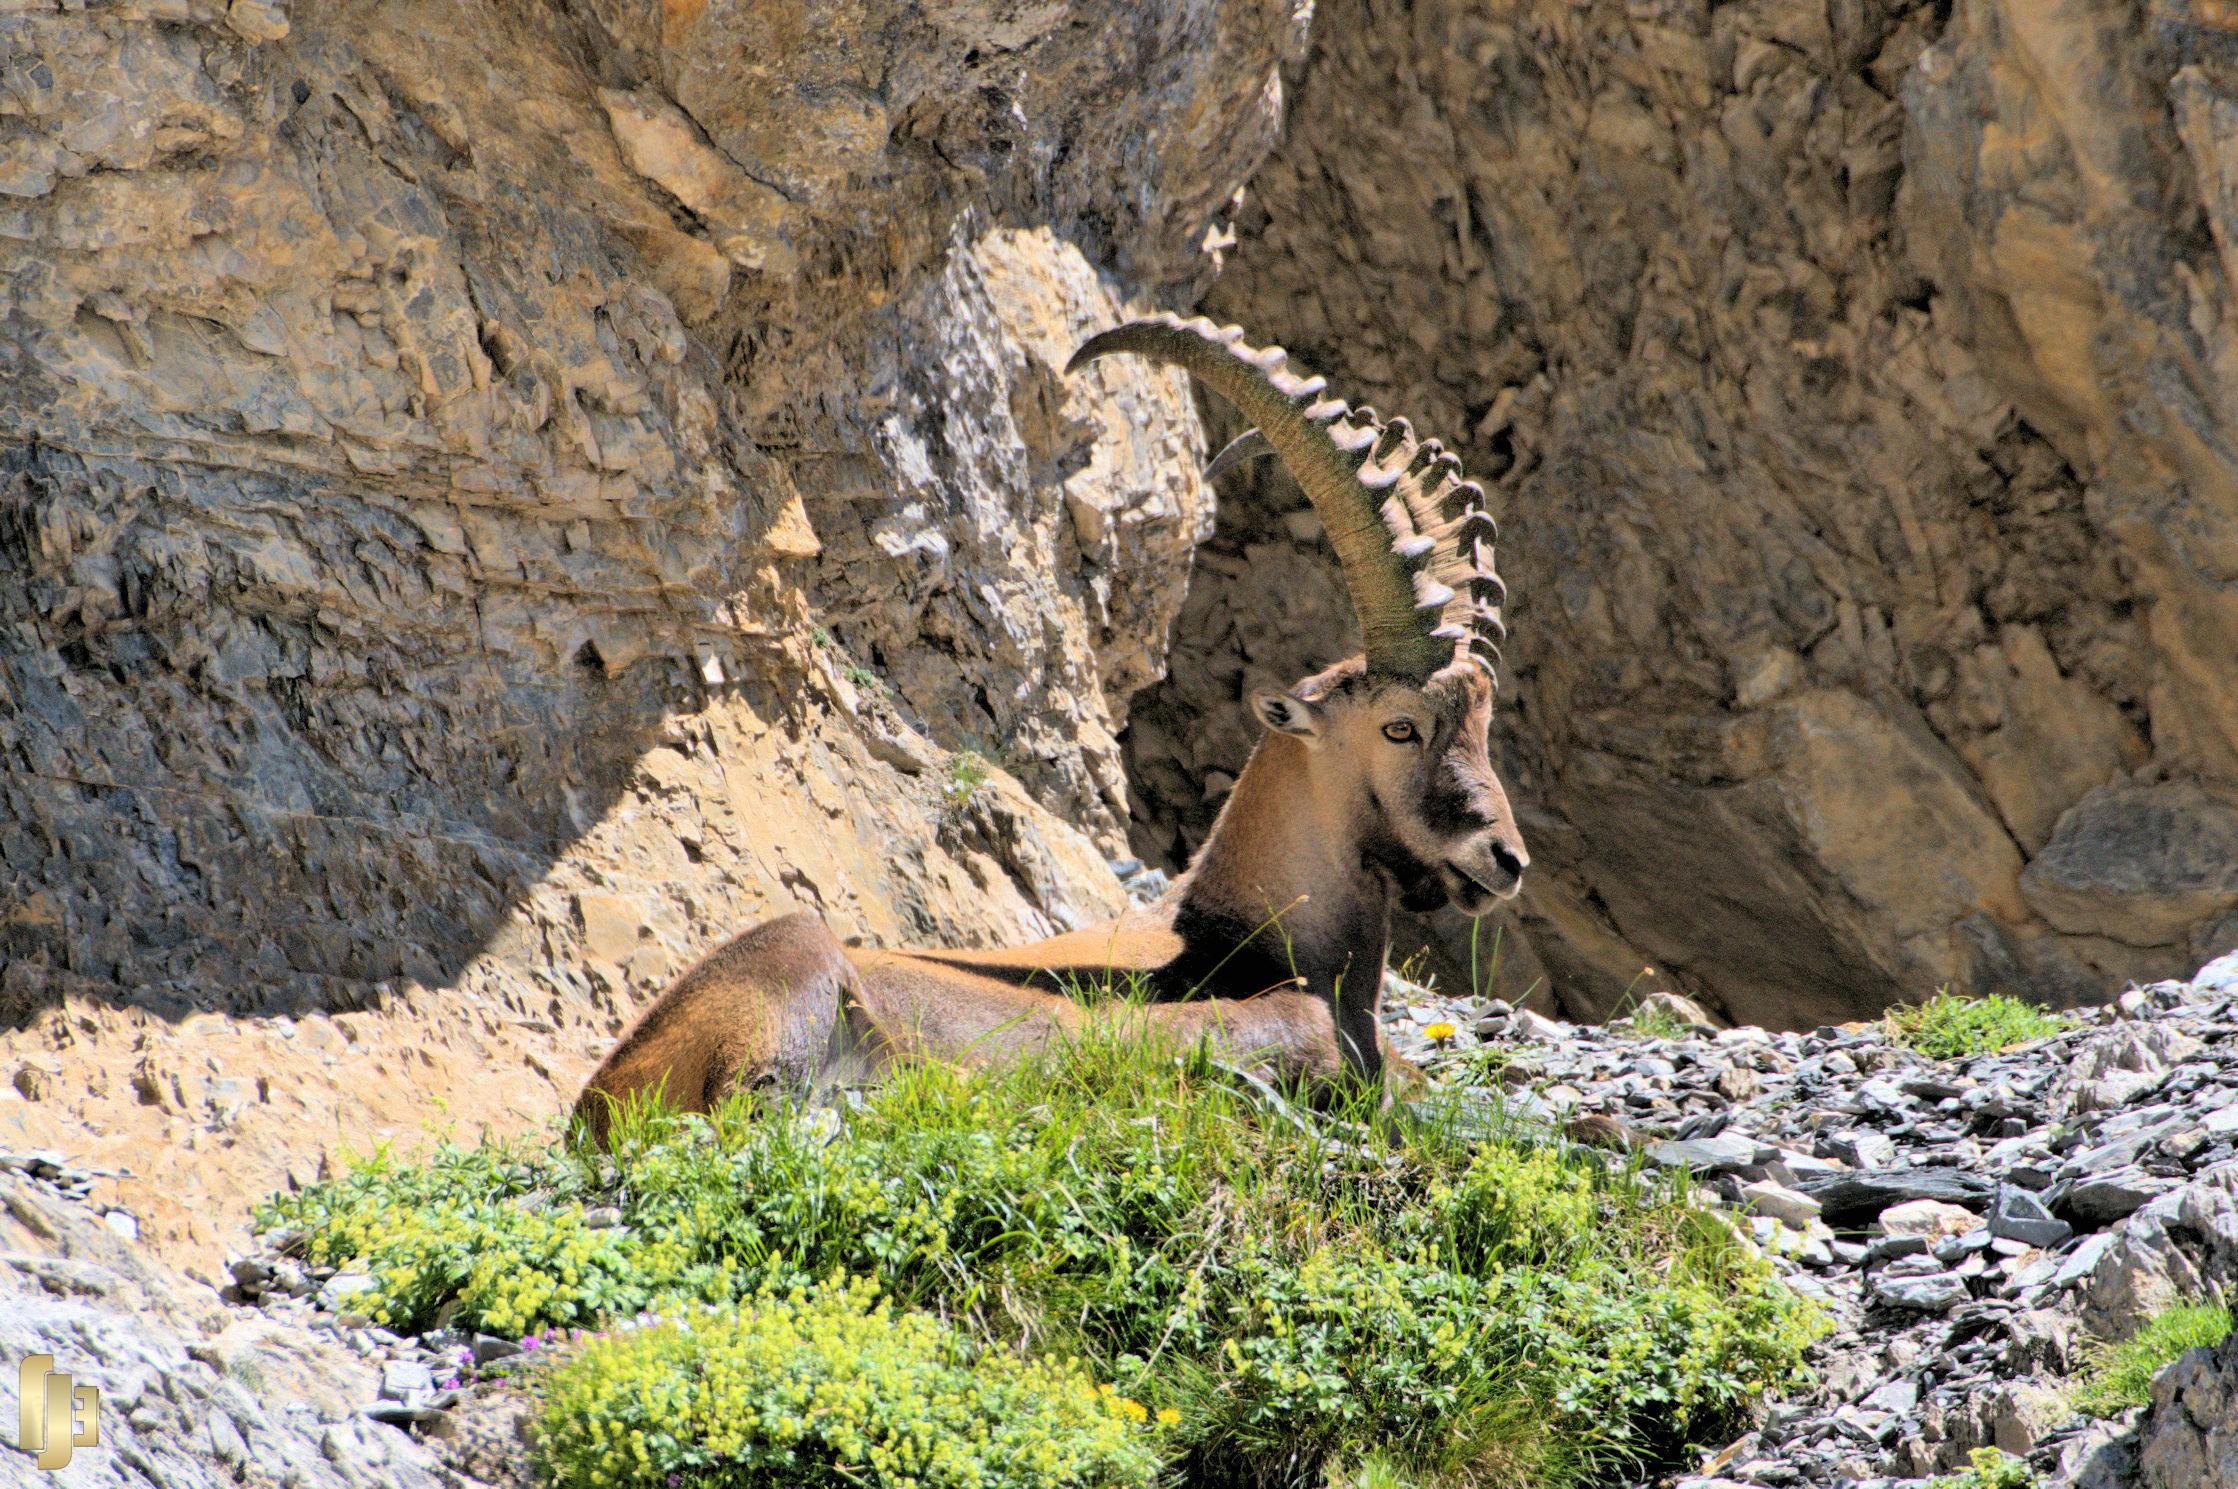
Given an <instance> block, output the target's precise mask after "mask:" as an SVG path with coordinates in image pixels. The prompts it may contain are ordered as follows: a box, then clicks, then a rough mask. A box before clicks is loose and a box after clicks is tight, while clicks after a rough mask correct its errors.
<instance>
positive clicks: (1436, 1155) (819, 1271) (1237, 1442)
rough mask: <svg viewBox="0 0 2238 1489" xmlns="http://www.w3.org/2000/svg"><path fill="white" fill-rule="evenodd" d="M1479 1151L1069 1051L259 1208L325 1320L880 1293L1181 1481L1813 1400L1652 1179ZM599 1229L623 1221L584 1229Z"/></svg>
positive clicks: (741, 1110)
mask: <svg viewBox="0 0 2238 1489" xmlns="http://www.w3.org/2000/svg"><path fill="white" fill-rule="evenodd" d="M1113 1022H1114V1023H1115V1024H1117V1025H1124V1024H1125V1023H1126V1022H1127V1021H1124V1020H1118V1021H1113ZM1487 1131H1488V1129H1487V1128H1486V1127H1485V1126H1484V1124H1483V1123H1482V1122H1481V1121H1474V1122H1472V1121H1465V1120H1461V1115H1460V1114H1453V1115H1452V1117H1451V1119H1450V1120H1448V1119H1445V1118H1442V1117H1441V1116H1439V1115H1438V1114H1437V1113H1434V1112H1433V1113H1431V1114H1430V1115H1429V1116H1428V1118H1427V1119H1425V1120H1420V1121H1414V1122H1411V1123H1406V1124H1401V1123H1398V1122H1394V1121H1390V1120H1377V1113H1376V1111H1375V1108H1374V1106H1373V1104H1372V1102H1370V1101H1368V1100H1367V1099H1366V1098H1363V1099H1362V1103H1361V1104H1359V1105H1358V1106H1357V1107H1352V1106H1346V1105H1345V1104H1343V1103H1339V1104H1338V1109H1337V1110H1333V1111H1330V1112H1324V1113H1318V1114H1316V1113H1310V1112H1306V1111H1303V1110H1301V1109H1300V1108H1298V1107H1296V1106H1293V1105H1291V1104H1289V1103H1286V1102H1280V1101H1279V1099H1276V1098H1272V1097H1271V1096H1270V1095H1269V1093H1267V1092H1266V1091H1264V1090H1263V1089H1260V1088H1258V1087H1254V1086H1253V1085H1251V1084H1250V1083H1248V1082H1245V1081H1240V1080H1238V1079H1236V1078H1235V1077H1234V1076H1233V1075H1232V1074H1231V1073H1229V1072H1228V1071H1226V1070H1225V1069H1223V1068H1222V1067H1221V1066H1220V1065H1219V1064H1218V1063H1217V1062H1216V1061H1214V1060H1212V1059H1211V1058H1210V1057H1209V1056H1208V1055H1207V1054H1206V1052H1205V1051H1204V1050H1202V1049H1201V1048H1190V1047H1176V1046H1174V1045H1172V1044H1161V1043H1158V1042H1156V1041H1153V1040H1146V1039H1144V1038H1142V1037H1141V1036H1140V1035H1139V1033H1138V1034H1136V1035H1133V1036H1129V1035H1127V1034H1124V1033H1122V1032H1120V1030H1119V1029H1117V1028H1113V1029H1108V1030H1106V1029H1102V1028H1099V1027H1097V1026H1091V1032H1089V1033H1086V1034H1084V1035H1083V1036H1081V1037H1080V1038H1079V1039H1077V1040H1076V1041H1074V1042H1072V1043H1070V1044H1068V1045H1066V1046H1064V1047H1062V1048H1060V1049H1058V1050H1056V1051H1055V1052H1053V1053H1052V1054H1051V1055H1049V1056H1048V1057H1046V1058H1044V1059H1042V1060H1039V1061H1036V1062H1032V1063H1028V1064H1023V1065H1018V1066H1013V1067H1010V1068H1006V1069H1001V1070H995V1071H987V1072H979V1073H968V1072H963V1071H958V1070H955V1069H951V1068H947V1067H938V1066H922V1067H914V1068H909V1069H905V1070H903V1071H901V1072H899V1073H898V1074H897V1075H896V1076H895V1077H894V1078H893V1079H892V1080H890V1081H889V1082H888V1083H886V1084H885V1085H883V1086H881V1087H879V1088H877V1089H875V1090H873V1091H870V1092H868V1093H865V1094H864V1095H863V1097H862V1098H861V1101H860V1105H859V1106H857V1107H855V1108H854V1109H852V1110H848V1111H846V1112H844V1113H841V1112H835V1111H811V1112H803V1111H801V1110H798V1109H796V1108H793V1107H790V1106H787V1105H784V1104H781V1103H778V1102H775V1101H770V1100H766V1099H761V1098H756V1097H751V1096H742V1097H740V1098H737V1099H735V1100H732V1101H730V1102H728V1103H726V1104H725V1105H724V1106H723V1107H722V1108H720V1109H719V1110H718V1111H716V1112H715V1113H713V1114H712V1115H711V1116H710V1117H704V1118H703V1117H696V1116H691V1117H678V1116H674V1115H672V1114H668V1113H665V1112H663V1111H660V1110H658V1109H655V1108H652V1107H650V1106H647V1105H643V1104H638V1105H633V1106H630V1107H627V1108H625V1109H623V1110H621V1111H619V1112H617V1114H616V1120H615V1123H614V1127H613V1131H612V1138H611V1142H612V1152H611V1155H610V1156H609V1155H608V1154H600V1153H595V1152H591V1151H589V1150H582V1149H577V1150H569V1149H566V1148H563V1147H560V1146H558V1145H556V1144H547V1145H534V1144H519V1145H506V1144H500V1143H492V1144H485V1145H484V1146H481V1147H477V1148H461V1147H458V1146H455V1145H446V1146H444V1147H440V1148H438V1149H436V1150H435V1151H434V1152H432V1153H430V1154H428V1155H426V1156H424V1157H422V1158H419V1159H416V1160H413V1161H410V1162H406V1161H404V1160H402V1159H399V1158H397V1157H396V1156H395V1155H394V1154H393V1153H389V1152H385V1151H384V1152H377V1153H375V1154H372V1155H369V1156H367V1157H366V1158H364V1159H362V1160H360V1161H359V1162H358V1163H357V1164H356V1165H355V1166H354V1167H352V1168H351V1169H350V1170H349V1172H347V1173H346V1174H344V1175H342V1176H341V1177H339V1178H337V1179H334V1180H330V1181H327V1182H324V1183H321V1184H317V1185H313V1186H311V1187H310V1188H308V1189H306V1190H304V1191H303V1192H302V1193H301V1194H298V1195H277V1196H275V1197H274V1198H273V1199H272V1200H271V1201H269V1202H268V1203H267V1204H266V1205H265V1206H264V1207H263V1209H262V1210H261V1211H260V1214H259V1219H260V1221H261V1223H263V1224H264V1225H265V1226H267V1227H272V1226H280V1225H286V1226H291V1227H296V1228H299V1229H300V1230H301V1232H302V1234H303V1237H304V1244H305V1245H306V1246H307V1248H308V1252H309V1255H310V1256H311V1258H312V1259H313V1260H314V1261H317V1262H323V1263H325V1264H327V1265H331V1266H336V1267H344V1268H347V1269H349V1270H352V1271H358V1272H364V1273H367V1274H370V1275H371V1276H372V1278H373V1279H374V1287H373V1288H372V1290H371V1291H370V1292H367V1293H364V1294H361V1295H359V1297H358V1298H357V1299H356V1300H355V1301H354V1302H353V1304H352V1306H353V1307H355V1308H359V1309H362V1310H363V1311H365V1312H367V1313H369V1314H370V1315H372V1316H373V1317H375V1318H376V1319H378V1320H379V1321H381V1322H383V1323H386V1324H388V1325H389V1326H390V1327H392V1328H397V1329H401V1330H417V1329H422V1328H425V1327H427V1326H429V1325H431V1324H433V1323H435V1322H436V1321H438V1320H441V1321H443V1322H445V1323H448V1324H450V1325H452V1326H454V1327H459V1328H469V1329H478V1330H482V1331H485V1332H491V1333H500V1334H514V1335H519V1334H527V1333H530V1332H532V1331H538V1330H543V1329H547V1328H552V1327H554V1326H558V1327H561V1328H567V1327H577V1328H592V1327H598V1326H601V1325H602V1324H603V1323H605V1322H606V1321H607V1320H611V1319H614V1318H626V1317H629V1316H632V1315H637V1314H640V1313H648V1312H649V1313H651V1314H653V1315H657V1316H661V1317H666V1318H671V1319H674V1318H681V1317H695V1318H696V1317H699V1316H701V1311H702V1310H705V1309H707V1308H710V1307H712V1308H715V1309H719V1310H726V1311H727V1310H735V1309H737V1308H738V1307H739V1305H740V1304H741V1302H742V1301H747V1300H755V1299H761V1300H767V1299H770V1298H786V1297H793V1296H795V1295H800V1296H812V1295H813V1291H812V1290H813V1289H816V1288H818V1287H820V1286H826V1285H827V1284H829V1282H830V1280H831V1279H834V1278H847V1279H859V1280H862V1281H864V1282H868V1283H875V1285H876V1287H877V1288H878V1290H879V1294H880V1296H881V1297H883V1298H885V1299H887V1300H889V1301H890V1303H891V1305H892V1307H893V1309H894V1310H895V1314H896V1317H897V1318H899V1317H901V1316H902V1315H907V1314H913V1313H929V1314H932V1315H934V1316H937V1317H938V1318H939V1319H941V1320H942V1321H943V1322H944V1324H945V1326H947V1327H950V1328H952V1329H954V1330H956V1331H957V1335H958V1337H959V1338H960V1339H963V1340H966V1341H968V1342H969V1346H970V1347H971V1348H973V1349H981V1350H992V1351H1008V1352H1010V1353H1009V1354H1005V1355H1002V1356H1000V1358H1004V1359H1008V1358H1010V1357H1011V1356H1012V1355H1015V1357H1016V1358H1018V1359H1020V1360H1023V1361H1026V1362H1035V1361H1040V1362H1044V1363H1047V1362H1060V1361H1068V1360H1077V1361H1079V1362H1080V1365H1079V1368H1080V1369H1081V1370H1083V1371H1085V1372H1087V1373H1088V1374H1089V1375H1092V1376H1093V1378H1094V1379H1095V1380H1096V1381H1097V1382H1099V1383H1100V1384H1107V1385H1110V1386H1112V1387H1113V1389H1114V1390H1115V1391H1117V1392H1118V1393H1119V1394H1120V1395H1122V1396H1124V1397H1125V1398H1127V1399H1128V1400H1130V1401H1133V1402H1137V1403H1140V1404H1141V1406H1142V1408H1143V1409H1144V1410H1145V1411H1146V1412H1148V1413H1150V1414H1152V1416H1153V1417H1154V1418H1155V1420H1156V1421H1157V1422H1158V1423H1159V1424H1161V1425H1160V1426H1159V1428H1158V1441H1159V1450H1160V1451H1161V1452H1162V1453H1163V1454H1164V1455H1165V1458H1166V1464H1167V1468H1168V1469H1169V1470H1170V1471H1171V1472H1172V1473H1174V1474H1176V1475H1178V1476H1179V1477H1181V1478H1182V1479H1184V1480H1187V1481H1191V1482H1196V1483H1204V1484H1211V1483H1267V1484H1272V1483H1300V1484H1302V1483H1306V1482H1313V1483H1318V1482H1320V1475H1321V1474H1322V1472H1323V1468H1324V1466H1325V1465H1326V1464H1329V1463H1332V1462H1349V1463H1354V1464H1362V1465H1373V1468H1372V1470H1370V1471H1371V1472H1372V1473H1374V1474H1376V1475H1381V1476H1383V1477H1384V1478H1385V1479H1386V1481H1389V1480H1390V1479H1391V1477H1392V1476H1398V1477H1400V1478H1402V1479H1403V1480H1404V1481H1406V1482H1409V1483H1414V1484H1420V1485H1423V1486H1432V1485H1465V1484H1477V1483H1486V1484H1490V1483H1500V1484H1512V1485H1517V1486H1531V1489H1561V1486H1567V1485H1574V1484H1579V1483H1583V1482H1591V1481H1594V1480H1596V1479H1599V1478H1605V1477H1607V1476H1609V1475H1611V1474H1614V1473H1616V1472H1619V1471H1629V1470H1630V1469H1632V1468H1634V1467H1636V1466H1639V1465H1656V1464H1674V1463H1676V1462H1678V1461H1680V1459H1681V1457H1682V1456H1683V1455H1684V1453H1685V1452H1686V1450H1687V1449H1688V1447H1689V1446H1690V1444H1694V1443H1698V1442H1706V1441H1712V1440H1722V1439H1723V1438H1724V1437H1726V1436H1730V1435H1731V1433H1732V1431H1733V1429H1734V1424H1735V1423H1736V1422H1737V1421H1738V1420H1739V1418H1740V1417H1741V1416H1742V1414H1743V1413H1744V1412H1745V1410H1746V1409H1747V1407H1748V1406H1749V1404H1750V1403H1752V1402H1753V1401H1755V1400H1756V1399H1758V1398H1760V1397H1762V1396H1763V1395H1765V1394H1766V1393H1767V1392H1769V1391H1772V1390H1783V1389H1786V1388H1789V1387H1791V1386H1792V1385H1794V1384H1795V1383H1796V1382H1797V1381H1798V1380H1800V1379H1804V1378H1806V1377H1805V1375H1804V1371H1803V1365H1802V1358H1803V1352H1804V1350H1805V1348H1806V1346H1807V1345H1808V1344H1809V1343H1810V1342H1811V1341H1812V1340H1813V1339H1814V1338H1815V1337H1817V1335H1818V1334H1819V1333H1820V1332H1822V1330H1823V1321H1822V1320H1821V1318H1820V1316H1819V1314H1818V1312H1817V1310H1816V1309H1815V1308H1813V1307H1812V1306H1811V1305H1810V1304H1808V1303H1807V1302H1805V1301H1804V1300H1802V1299H1801V1298H1799V1297H1797V1296H1796V1295H1795V1294H1793V1293H1791V1292H1789V1291H1787V1290H1786V1289H1785V1288H1784V1287H1783V1286H1782V1285H1780V1284H1779V1282H1778V1281H1777V1280H1776V1278H1775V1277H1774V1275H1773V1274H1772V1272H1771V1271H1770V1269H1769V1267H1768V1266H1767V1264H1766V1263H1765V1262H1764V1261H1763V1259H1762V1258H1761V1257H1760V1256H1758V1255H1757V1254H1756V1253H1755V1252H1754V1250H1753V1248H1750V1247H1748V1246H1747V1245H1746V1244H1745V1243H1739V1242H1737V1241H1736V1239H1735V1237H1734V1236H1733V1234H1732V1232H1731V1230H1730V1229H1729V1228H1728V1227H1724V1226H1720V1225H1717V1224H1715V1223H1713V1221H1712V1220H1711V1218H1710V1217H1708V1216H1707V1215H1705V1213H1704V1212H1703V1211H1701V1210H1700V1209H1698V1208H1696V1207H1695V1206H1694V1205H1693V1204H1692V1203H1691V1201H1690V1198H1689V1196H1688V1195H1687V1194H1686V1192H1685V1191H1684V1190H1682V1189H1681V1188H1680V1187H1678V1186H1677V1184H1676V1183H1675V1182H1674V1181H1672V1180H1669V1179H1666V1178H1663V1177H1660V1176H1657V1175H1655V1174H1654V1173H1652V1172H1649V1171H1646V1170H1643V1169H1640V1168H1638V1167H1637V1166H1634V1165H1630V1164H1625V1163H1621V1162H1615V1163H1612V1162H1610V1161H1608V1160H1605V1159H1604V1158H1603V1157H1602V1155H1599V1154H1597V1153H1593V1152H1590V1151H1586V1150H1581V1149H1578V1148H1574V1147H1572V1146H1570V1145H1568V1144H1566V1143H1563V1142H1561V1141H1560V1140H1558V1139H1556V1138H1554V1137H1553V1136H1552V1135H1550V1134H1548V1133H1546V1132H1544V1131H1543V1130H1535V1129H1530V1128H1525V1127H1522V1126H1519V1125H1518V1126H1509V1127H1501V1128H1499V1129H1497V1130H1495V1131H1492V1132H1491V1135H1490V1136H1489V1137H1488V1136H1486V1133H1487ZM600 1207H612V1208H616V1209H619V1211H620V1212H621V1219H622V1223H621V1224H620V1225H618V1226H615V1225H609V1226H601V1227H593V1226H591V1225H590V1224H588V1223H587V1221H586V1219H585V1216H586V1213H587V1212H588V1211H590V1210H593V1209H597V1208H600ZM599 1218H601V1219H605V1218H609V1217H603V1216H602V1217H599ZM767 1306H768V1305H767V1303H766V1301H765V1302H760V1303H755V1302H750V1301H749V1302H748V1307H749V1311H751V1310H752V1309H759V1308H766V1307H767ZM694 1327H695V1328H697V1327H698V1325H696V1324H695V1325H694ZM846 1327H848V1328H855V1329H859V1328H862V1327H867V1326H863V1325H859V1324H849V1325H847V1326H846ZM912 1327H914V1326H912ZM645 1347H646V1348H652V1347H653V1346H650V1345H648V1346H645ZM879 1347H880V1348H883V1347H884V1346H883V1345H881V1346H879ZM959 1347H962V1346H959ZM913 1368H914V1367H913ZM928 1368H929V1367H928ZM631 1378H632V1379H640V1378H642V1379H644V1380H646V1381H648V1382H650V1381H651V1379H652V1377H651V1376H646V1375H644V1373H643V1372H639V1374H638V1375H635V1376H632V1377H631ZM645 1389H646V1390H648V1391H650V1390H652V1389H654V1387H653V1386H652V1385H651V1384H649V1383H648V1384H647V1385H646V1387H645ZM616 1409H617V1410H619V1409H620V1408H619V1407H617V1408H616ZM694 1430H695V1432H696V1431H697V1429H694ZM686 1436H687V1437H689V1438H690V1442H689V1443H687V1444H686V1446H687V1448H688V1449H689V1450H690V1451H692V1452H697V1453H700V1454H702V1455H703V1457H704V1459H705V1461H706V1462H707V1463H709V1464H710V1465H712V1464H715V1463H717V1461H718V1460H722V1461H729V1460H727V1459H723V1454H722V1452H720V1451H717V1450H716V1449H715V1448H712V1447H710V1446H709V1445H708V1444H709V1443H710V1442H712V1441H714V1439H712V1438H708V1437H706V1434H705V1433H699V1435H697V1436H693V1435H692V1434H689V1433H688V1434H686ZM679 1441H682V1439H679ZM851 1472H852V1471H851ZM905 1477H907V1475H904V1474H900V1473H899V1471H898V1470H897V1472H896V1474H895V1475H894V1476H890V1477H889V1476H883V1475H881V1474H877V1473H868V1472H864V1473H863V1475H862V1476H861V1477H860V1478H859V1479H858V1478H850V1479H848V1482H861V1483H899V1482H900V1481H901V1479H902V1478H905ZM804 1481H806V1480H804ZM737 1482H747V1481H745V1480H738V1481H737ZM815 1482H822V1480H815Z"/></svg>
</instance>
